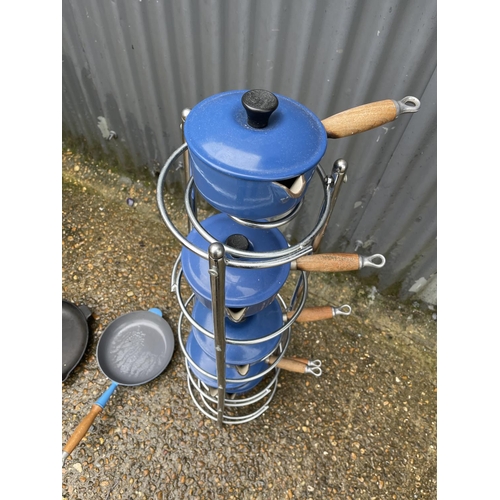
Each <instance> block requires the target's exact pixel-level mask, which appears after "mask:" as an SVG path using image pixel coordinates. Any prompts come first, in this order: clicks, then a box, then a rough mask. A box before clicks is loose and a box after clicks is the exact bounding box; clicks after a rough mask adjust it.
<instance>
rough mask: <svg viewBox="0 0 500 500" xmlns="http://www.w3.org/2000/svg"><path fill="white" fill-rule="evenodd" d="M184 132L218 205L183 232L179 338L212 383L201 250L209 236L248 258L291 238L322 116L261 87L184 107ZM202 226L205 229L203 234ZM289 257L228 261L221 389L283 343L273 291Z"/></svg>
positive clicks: (207, 281)
mask: <svg viewBox="0 0 500 500" xmlns="http://www.w3.org/2000/svg"><path fill="white" fill-rule="evenodd" d="M183 130H184V135H185V141H186V143H187V147H188V151H189V166H190V173H191V175H192V178H193V181H194V184H195V186H196V189H197V191H198V192H199V193H200V194H201V195H202V197H203V198H204V199H205V200H206V201H207V202H208V203H209V204H210V205H211V206H212V207H213V208H214V209H215V212H216V213H215V215H212V216H209V217H208V218H206V219H205V220H203V221H201V222H200V226H198V227H195V228H193V229H192V230H191V232H190V233H189V234H188V236H187V241H188V242H189V243H190V245H191V249H190V248H188V247H187V246H183V249H182V251H181V258H180V262H181V266H182V272H183V274H184V277H185V279H186V280H187V282H188V284H189V286H190V288H191V289H192V291H193V294H194V297H195V298H194V305H193V307H192V311H191V318H192V320H193V321H192V326H191V328H190V332H189V335H188V338H187V341H186V345H185V354H186V355H187V364H188V366H189V369H190V371H191V373H192V374H193V375H194V376H195V377H196V379H197V380H200V381H202V382H203V384H205V385H206V387H208V388H214V389H215V388H217V362H216V358H217V353H216V347H215V342H214V336H213V333H214V324H215V321H214V308H213V300H212V299H213V298H212V291H211V290H212V289H211V275H210V272H209V262H208V260H207V258H206V257H205V258H204V257H201V256H200V253H199V252H196V251H193V250H192V249H193V248H196V249H199V250H200V251H201V252H205V253H207V252H208V249H209V245H210V241H218V242H220V243H222V244H223V245H224V247H225V248H226V251H227V254H226V258H227V260H228V261H231V260H233V261H236V260H237V261H238V262H243V263H244V261H245V260H251V258H250V257H249V252H250V253H251V252H255V253H256V254H261V255H262V254H265V255H273V253H276V252H277V253H278V254H279V253H280V252H281V253H283V251H285V250H286V249H287V248H289V245H288V242H287V240H286V239H285V237H284V236H283V234H282V233H281V231H280V230H279V229H278V227H279V224H269V223H270V222H274V221H277V220H280V219H281V220H285V219H286V217H287V216H289V215H290V214H292V213H293V212H294V211H296V210H297V209H298V208H299V206H300V204H301V203H302V201H303V198H304V195H305V193H306V190H307V187H308V185H309V183H310V181H311V178H312V176H313V174H314V172H315V169H316V167H317V164H318V162H319V160H320V159H321V158H322V156H323V155H324V153H325V150H326V145H327V137H326V132H325V129H324V127H323V125H322V123H321V121H320V120H319V119H318V118H317V117H316V116H315V115H314V114H313V113H312V112H311V111H310V110H308V109H307V108H306V107H304V106H303V105H302V104H300V103H298V102H296V101H294V100H292V99H290V98H288V97H285V96H281V95H276V94H272V93H271V92H268V91H265V90H260V89H257V90H250V91H240V90H238V91H230V92H224V93H221V94H217V95H214V96H211V97H209V98H207V99H205V100H203V101H201V102H200V103H199V104H197V105H196V106H195V107H194V108H193V109H192V110H191V111H190V112H189V114H188V115H187V118H186V120H185V123H184V129H183ZM207 235H208V237H207ZM289 273H290V263H286V262H285V263H279V264H277V265H271V266H263V267H262V268H258V267H248V268H247V267H245V266H244V265H242V267H233V266H231V265H228V266H227V268H226V270H225V307H224V313H225V319H224V322H225V335H226V338H227V341H228V343H227V346H226V352H225V366H226V373H225V377H226V379H227V380H228V381H230V382H227V383H226V387H225V388H226V391H227V393H229V394H244V393H246V392H248V391H250V390H251V389H253V388H254V387H256V386H257V385H258V384H259V383H260V382H261V380H262V379H263V378H264V376H265V375H266V374H267V373H269V366H270V363H269V357H270V356H271V355H272V354H273V353H276V352H278V351H279V352H281V353H283V349H284V344H283V342H282V341H283V336H284V335H289V331H285V333H282V334H276V332H280V330H282V329H283V325H284V322H285V321H286V318H285V317H284V312H283V304H282V301H281V297H280V295H279V291H280V289H281V288H282V287H283V285H284V284H285V282H286V280H287V278H288V275H289Z"/></svg>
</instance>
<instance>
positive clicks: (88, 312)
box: [78, 304, 92, 321]
mask: <svg viewBox="0 0 500 500" xmlns="http://www.w3.org/2000/svg"><path fill="white" fill-rule="evenodd" d="M78 309H80V311H82V313H83V315H84V316H85V319H86V320H87V321H88V319H89V318H90V316H92V311H91V310H90V309H89V308H88V307H87V306H86V305H85V304H80V305H79V306H78Z"/></svg>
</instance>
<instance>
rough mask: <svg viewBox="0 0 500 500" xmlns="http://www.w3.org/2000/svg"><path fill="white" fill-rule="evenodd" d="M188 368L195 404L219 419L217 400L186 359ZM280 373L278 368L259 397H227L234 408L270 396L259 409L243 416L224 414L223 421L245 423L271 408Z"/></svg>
mask: <svg viewBox="0 0 500 500" xmlns="http://www.w3.org/2000/svg"><path fill="white" fill-rule="evenodd" d="M186 370H187V374H188V375H187V382H188V390H189V394H190V396H191V399H192V400H193V402H194V404H195V405H196V407H197V408H198V409H199V410H200V411H201V413H203V414H204V415H205V416H206V417H208V418H210V419H211V420H214V421H217V417H218V416H217V411H216V410H215V409H214V407H213V406H212V405H216V404H217V400H216V399H214V398H212V397H210V396H209V394H208V388H207V387H206V386H205V387H203V386H204V385H205V384H203V382H201V381H200V380H198V379H195V378H194V376H193V375H192V374H191V370H190V369H189V365H188V363H187V361H186ZM278 374H279V369H276V370H275V374H274V376H273V378H272V379H271V381H270V382H269V384H268V385H267V386H266V387H265V388H264V389H263V390H262V391H261V392H259V393H258V395H257V396H258V397H253V398H246V399H247V400H246V401H244V402H235V401H233V400H232V399H230V398H226V399H225V405H226V406H227V407H233V408H234V407H238V406H242V405H244V406H249V405H251V404H256V403H258V402H259V400H261V399H263V398H265V397H266V396H268V397H267V399H266V400H265V401H264V403H263V404H262V406H261V407H260V408H258V409H257V410H255V411H254V412H252V413H249V414H247V415H241V416H233V415H227V414H225V415H224V416H223V420H222V423H224V424H230V425H235V424H244V423H247V422H250V421H252V420H254V419H256V418H257V417H259V416H260V415H262V414H263V413H264V412H265V411H266V410H267V409H268V408H269V403H270V402H271V400H272V399H273V397H274V394H275V393H276V388H277V386H278ZM193 389H195V390H196V392H197V395H198V398H199V399H198V398H197V397H196V394H195V392H194V391H193ZM200 399H201V401H202V402H203V404H204V406H202V404H201V403H200V401H199V400H200Z"/></svg>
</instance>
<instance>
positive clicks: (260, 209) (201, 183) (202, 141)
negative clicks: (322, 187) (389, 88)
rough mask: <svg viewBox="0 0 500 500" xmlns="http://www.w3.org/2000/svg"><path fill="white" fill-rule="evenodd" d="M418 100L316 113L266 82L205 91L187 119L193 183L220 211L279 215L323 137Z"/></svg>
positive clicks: (296, 193) (297, 193)
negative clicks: (212, 92)
mask: <svg viewBox="0 0 500 500" xmlns="http://www.w3.org/2000/svg"><path fill="white" fill-rule="evenodd" d="M419 106H420V102H419V101H418V99H416V98H414V97H405V98H403V99H402V100H401V101H394V100H392V99H387V100H385V101H379V102H374V103H370V104H365V105H363V106H358V107H356V108H352V109H350V110H347V111H343V112H341V113H338V114H336V115H333V116H330V117H329V118H326V119H324V120H323V121H321V120H320V119H319V118H318V117H317V116H316V115H315V114H314V113H313V112H312V111H311V110H309V109H308V108H306V107H305V106H304V105H302V104H300V103H299V102H297V101H295V100H293V99H291V98H289V97H286V96H284V95H280V94H273V93H271V92H269V91H267V90H262V89H253V90H248V91H245V90H232V91H228V92H222V93H219V94H216V95H213V96H210V97H208V98H206V99H204V100H203V101H201V102H199V103H198V104H197V105H196V106H194V107H193V109H192V110H191V111H190V112H189V114H188V115H187V117H186V121H185V123H184V129H183V130H184V136H185V139H186V143H187V146H188V149H189V156H190V167H191V172H192V176H193V179H194V183H195V185H196V187H197V189H198V191H199V192H200V193H201V194H202V196H203V197H204V198H205V199H206V200H207V201H208V202H209V203H210V204H211V205H212V206H213V207H215V208H216V209H217V210H219V211H221V212H224V213H227V214H229V215H232V216H234V217H237V218H240V219H246V220H250V221H257V220H261V219H271V218H279V217H281V216H284V215H286V214H287V213H289V212H291V211H292V210H293V209H294V208H295V207H296V206H297V205H298V204H299V203H300V202H301V200H302V199H303V198H304V195H305V193H306V190H307V187H308V186H309V183H310V181H311V178H312V176H313V174H314V171H315V169H316V167H317V165H318V163H319V161H320V160H321V158H322V157H323V155H324V154H325V151H326V147H327V138H339V137H348V136H351V135H353V134H357V133H359V132H363V131H366V130H370V129H372V128H375V127H378V126H380V125H383V124H384V123H388V122H390V121H393V120H395V119H396V118H397V117H398V116H399V115H400V114H402V113H408V112H415V111H417V110H418V108H419Z"/></svg>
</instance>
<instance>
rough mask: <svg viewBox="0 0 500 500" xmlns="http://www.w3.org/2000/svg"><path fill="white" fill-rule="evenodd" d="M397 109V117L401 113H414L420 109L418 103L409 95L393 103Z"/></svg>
mask: <svg viewBox="0 0 500 500" xmlns="http://www.w3.org/2000/svg"><path fill="white" fill-rule="evenodd" d="M394 104H395V105H396V109H397V116H399V115H402V114H403V113H416V112H417V111H418V110H419V109H420V101H419V100H418V99H417V98H416V97H413V96H411V95H408V96H406V97H403V99H401V100H399V101H394Z"/></svg>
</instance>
